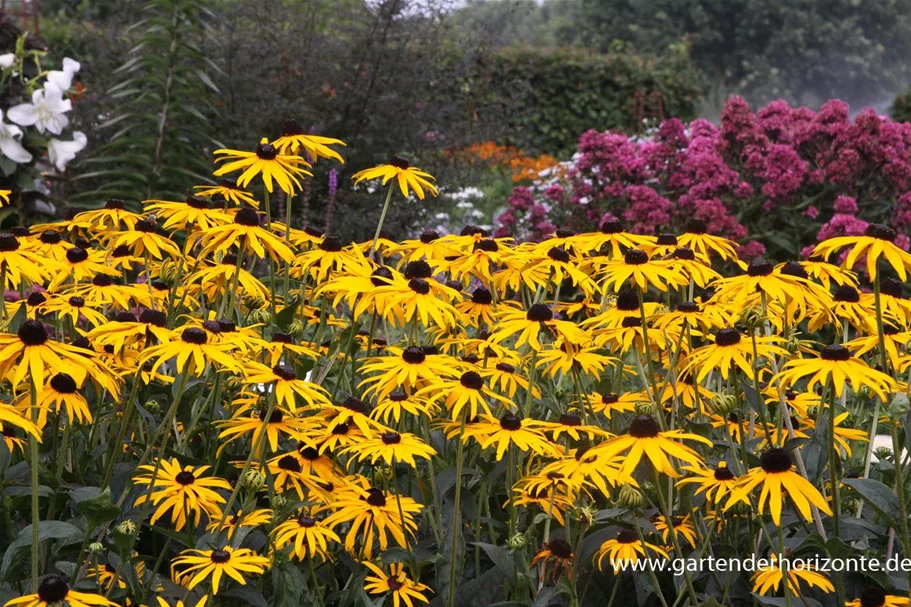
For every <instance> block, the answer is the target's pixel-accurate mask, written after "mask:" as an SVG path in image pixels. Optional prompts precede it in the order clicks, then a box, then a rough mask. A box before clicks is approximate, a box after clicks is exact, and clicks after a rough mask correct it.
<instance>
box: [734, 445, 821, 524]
mask: <svg viewBox="0 0 911 607" xmlns="http://www.w3.org/2000/svg"><path fill="white" fill-rule="evenodd" d="M759 463H760V465H759V466H758V467H756V468H751V469H750V471H749V472H747V473H746V474H745V475H743V476H742V477H741V482H740V483H739V484H738V486H737V488H736V489H735V490H734V491H732V492H731V498H730V499H729V500H728V503H727V505H726V506H725V510H728V509H729V508H731V507H732V506H733V505H734V504H735V503H736V502H737V501H740V500H742V499H743V498H744V497H745V496H746V495H748V494H749V493H751V492H752V491H753V490H754V489H755V488H756V487H758V486H760V485H762V493H761V495H760V496H759V502H758V507H759V513H760V514H763V513H764V512H765V508H766V506H768V508H769V509H770V510H771V512H772V520H773V521H774V522H775V524H776V525H779V524H781V506H782V503H783V502H784V499H785V497H789V498H790V499H791V501H792V502H793V503H794V505H795V506H796V507H797V510H798V511H799V512H800V514H802V515H803V517H804V518H805V519H806V520H807V521H810V520H812V516H813V515H812V513H811V511H810V504H812V505H814V506H816V507H817V508H819V510H821V511H822V512H825V513H826V514H828V515H830V516H831V514H832V510H831V509H829V504H828V503H826V500H825V498H823V496H822V494H820V493H819V490H818V489H817V488H816V487H814V486H813V485H812V483H810V481H808V480H807V479H805V478H804V477H802V476H801V475H800V474H798V473H796V472H794V470H793V468H794V463H793V461H792V460H791V454H790V453H788V452H787V451H785V450H784V449H780V448H774V449H769V450H768V451H766V452H765V453H763V454H762V457H760V458H759ZM782 490H783V491H782Z"/></svg>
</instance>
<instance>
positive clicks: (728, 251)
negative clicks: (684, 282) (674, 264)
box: [677, 219, 737, 262]
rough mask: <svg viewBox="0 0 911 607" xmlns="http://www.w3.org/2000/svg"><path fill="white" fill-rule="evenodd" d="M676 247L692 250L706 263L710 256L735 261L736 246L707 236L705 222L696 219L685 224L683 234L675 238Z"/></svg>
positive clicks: (720, 238)
mask: <svg viewBox="0 0 911 607" xmlns="http://www.w3.org/2000/svg"><path fill="white" fill-rule="evenodd" d="M677 245H678V246H680V247H686V248H689V249H692V250H693V252H694V253H696V255H697V256H698V257H699V258H701V259H702V260H703V261H707V262H708V261H710V260H711V256H712V254H715V255H717V256H718V257H720V258H721V259H737V251H736V249H735V248H734V247H735V246H736V245H735V244H734V243H733V242H731V241H730V240H728V239H727V238H722V237H721V236H713V235H711V234H709V233H708V227H707V226H706V225H705V222H704V221H701V220H698V219H691V220H689V221H688V222H687V224H686V228H685V230H684V232H683V234H681V235H680V236H678V237H677Z"/></svg>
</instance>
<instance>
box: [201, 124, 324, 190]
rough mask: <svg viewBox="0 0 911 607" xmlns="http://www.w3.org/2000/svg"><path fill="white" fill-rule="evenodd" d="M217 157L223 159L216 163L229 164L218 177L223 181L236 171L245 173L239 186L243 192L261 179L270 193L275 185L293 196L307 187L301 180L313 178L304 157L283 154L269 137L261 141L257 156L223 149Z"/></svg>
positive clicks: (224, 166)
mask: <svg viewBox="0 0 911 607" xmlns="http://www.w3.org/2000/svg"><path fill="white" fill-rule="evenodd" d="M214 153H215V155H216V156H220V158H216V159H215V162H227V163H226V164H224V165H222V166H221V167H219V168H218V169H217V170H216V171H215V176H216V177H221V176H222V175H227V174H228V173H233V172H235V171H243V173H241V175H240V177H238V178H237V185H239V186H240V187H242V188H245V187H247V185H249V183H250V182H251V181H252V180H253V178H254V177H256V176H257V175H260V176H262V180H263V183H264V184H265V186H266V189H267V190H268V191H269V192H272V190H273V182H275V183H276V184H278V187H279V188H281V189H282V191H284V192H285V193H286V194H288V195H289V196H293V195H294V193H295V192H296V191H297V190H300V189H301V188H302V187H303V186H302V184H301V182H300V177H303V176H309V175H312V173H310V172H309V171H307V170H305V168H310V163H308V162H307V161H305V160H304V159H303V158H301V157H300V156H294V155H289V154H282V153H281V152H280V151H279V150H278V148H276V147H275V146H274V145H272V144H271V143H269V140H268V139H266V138H265V137H263V138H262V139H261V140H260V142H259V145H258V146H256V150H255V151H253V152H244V151H242V150H229V149H224V148H222V149H218V150H215V152H214ZM302 167H304V168H302Z"/></svg>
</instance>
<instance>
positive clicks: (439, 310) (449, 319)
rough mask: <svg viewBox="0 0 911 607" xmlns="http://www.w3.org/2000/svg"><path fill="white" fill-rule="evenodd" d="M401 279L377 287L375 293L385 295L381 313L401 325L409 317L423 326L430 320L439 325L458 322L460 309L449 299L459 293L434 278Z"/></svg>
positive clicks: (444, 325)
mask: <svg viewBox="0 0 911 607" xmlns="http://www.w3.org/2000/svg"><path fill="white" fill-rule="evenodd" d="M402 283H404V284H402ZM402 283H393V284H391V285H388V286H384V287H379V288H378V289H377V294H378V295H381V296H382V297H387V299H386V302H385V310H384V317H386V318H388V319H389V320H390V321H392V322H394V323H396V326H399V327H403V326H405V325H407V324H408V323H409V322H411V321H412V320H419V321H420V322H421V324H422V325H424V326H425V327H427V326H430V325H431V324H435V325H437V326H438V327H448V326H453V325H455V324H457V322H458V319H459V318H460V314H459V311H458V310H457V309H456V308H455V307H454V306H453V305H452V304H451V303H449V301H451V300H454V299H456V298H457V297H458V296H459V294H458V292H457V291H455V290H454V289H451V288H449V287H447V286H446V285H443V284H440V283H439V282H437V281H436V279H434V278H426V279H425V278H412V279H411V280H408V281H407V283H405V282H404V279H403V281H402ZM440 295H442V296H443V297H440ZM447 300H449V301H447Z"/></svg>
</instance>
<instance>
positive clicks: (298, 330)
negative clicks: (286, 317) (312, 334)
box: [288, 318, 307, 337]
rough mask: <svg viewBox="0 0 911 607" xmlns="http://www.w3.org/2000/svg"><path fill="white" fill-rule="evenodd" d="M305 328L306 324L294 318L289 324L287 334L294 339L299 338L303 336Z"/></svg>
mask: <svg viewBox="0 0 911 607" xmlns="http://www.w3.org/2000/svg"><path fill="white" fill-rule="evenodd" d="M306 328H307V323H305V322H304V321H302V320H301V319H300V318H296V319H294V320H293V321H292V322H291V325H290V326H289V327H288V333H290V334H291V335H293V336H294V337H300V336H301V335H303V334H304V329H306Z"/></svg>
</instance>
